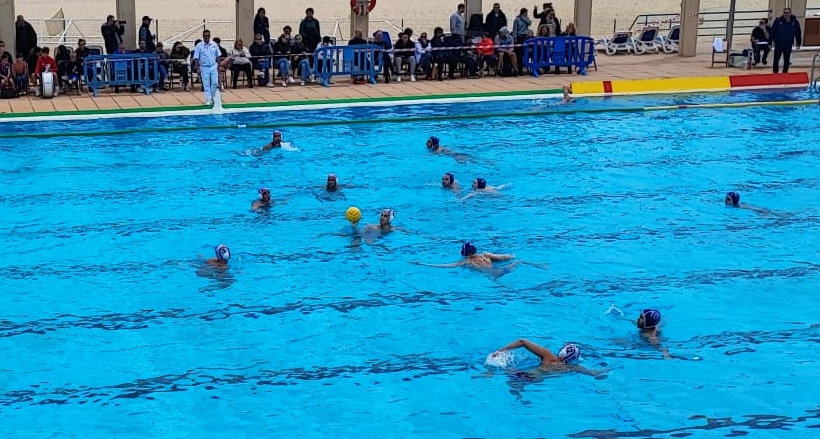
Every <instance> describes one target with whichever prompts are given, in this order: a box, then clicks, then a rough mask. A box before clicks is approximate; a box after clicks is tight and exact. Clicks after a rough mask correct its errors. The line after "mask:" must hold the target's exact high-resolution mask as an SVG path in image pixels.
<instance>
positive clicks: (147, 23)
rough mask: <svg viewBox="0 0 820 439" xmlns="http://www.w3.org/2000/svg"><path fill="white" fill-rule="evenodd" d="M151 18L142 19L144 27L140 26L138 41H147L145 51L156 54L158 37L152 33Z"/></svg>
mask: <svg viewBox="0 0 820 439" xmlns="http://www.w3.org/2000/svg"><path fill="white" fill-rule="evenodd" d="M151 21H152V20H151V17H149V16H147V15H146V16H144V17H142V26H140V31H139V34H138V35H139V38H138V39H137V40H138V41H145V49H146V50H147V51H148V53H154V52H155V51H156V50H157V44H156V39H157V38H156V37H155V36H154V34H152V33H151Z"/></svg>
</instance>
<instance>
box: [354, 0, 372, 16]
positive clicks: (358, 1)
mask: <svg viewBox="0 0 820 439" xmlns="http://www.w3.org/2000/svg"><path fill="white" fill-rule="evenodd" d="M365 2H367V8H366V10H365V7H364V3H365ZM375 7H376V0H369V1H368V0H350V8H351V9H353V12H355V13H356V14H358V15H367V14H368V13H369V12H371V11H372V10H373V8H375Z"/></svg>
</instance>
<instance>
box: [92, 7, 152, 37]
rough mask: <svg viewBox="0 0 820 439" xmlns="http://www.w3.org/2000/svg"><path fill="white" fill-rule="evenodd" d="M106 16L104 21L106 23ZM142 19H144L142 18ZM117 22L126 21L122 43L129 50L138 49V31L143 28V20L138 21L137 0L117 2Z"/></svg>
mask: <svg viewBox="0 0 820 439" xmlns="http://www.w3.org/2000/svg"><path fill="white" fill-rule="evenodd" d="M105 15H108V14H104V15H103V19H102V20H100V21H101V22H102V21H105V18H104V17H105ZM140 18H142V17H140ZM151 18H153V17H151ZM117 20H120V21H125V34H124V35H123V36H122V41H123V42H124V43H125V47H126V48H128V49H134V48H136V47H137V29H139V28H140V26H142V20H140V21H137V6H136V2H135V0H117Z"/></svg>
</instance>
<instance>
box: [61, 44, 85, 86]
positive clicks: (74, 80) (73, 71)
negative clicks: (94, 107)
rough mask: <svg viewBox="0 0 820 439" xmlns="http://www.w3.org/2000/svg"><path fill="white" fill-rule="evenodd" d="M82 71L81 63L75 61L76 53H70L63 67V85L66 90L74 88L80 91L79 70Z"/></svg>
mask: <svg viewBox="0 0 820 439" xmlns="http://www.w3.org/2000/svg"><path fill="white" fill-rule="evenodd" d="M81 71H82V64H80V62H79V61H77V54H76V53H71V54H70V55H69V59H68V61H67V62H66V63H65V67H64V68H63V75H64V76H63V77H62V80H63V86H64V87H65V89H66V90H69V89H71V88H74V89H76V90H78V91H80V72H81Z"/></svg>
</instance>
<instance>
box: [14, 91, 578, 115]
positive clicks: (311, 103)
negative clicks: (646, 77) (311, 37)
mask: <svg viewBox="0 0 820 439" xmlns="http://www.w3.org/2000/svg"><path fill="white" fill-rule="evenodd" d="M562 92H563V90H562V89H560V88H556V89H542V90H538V89H536V90H511V91H497V92H472V93H447V94H432V95H406V96H384V97H375V98H370V97H368V98H339V99H315V100H306V101H279V102H238V103H226V104H224V105H223V107H222V109H221V110H216V109H213V108H211V107H210V106H206V105H183V106H161V107H139V108H118V109H97V110H61V111H48V112H26V113H0V123H3V122H20V121H28V120H34V119H36V120H38V121H55V120H82V119H92V118H98V117H103V118H119V117H149V116H158V117H162V116H188V115H198V114H214V113H216V114H220V113H222V114H225V113H243V112H251V111H263V112H264V111H283V110H315V109H327V108H339V107H355V106H386V105H412V104H414V103H425V104H429V103H449V102H469V101H471V100H473V101H492V100H509V99H520V98H522V97H531V98H535V99H538V98H545V97H555V96H560V95H561V93H562Z"/></svg>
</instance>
